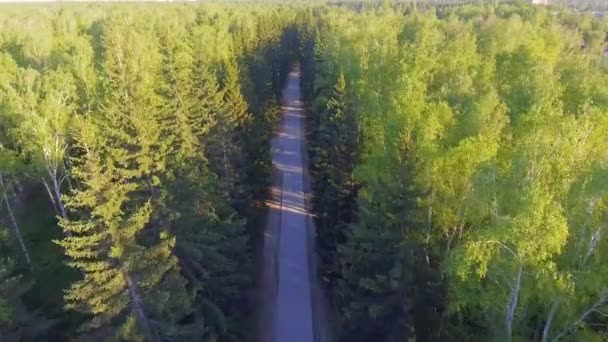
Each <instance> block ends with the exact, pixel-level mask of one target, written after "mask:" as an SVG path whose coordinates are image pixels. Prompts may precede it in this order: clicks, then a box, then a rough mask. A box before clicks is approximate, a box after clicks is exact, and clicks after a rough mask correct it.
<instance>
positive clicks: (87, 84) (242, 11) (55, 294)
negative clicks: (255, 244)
mask: <svg viewBox="0 0 608 342" xmlns="http://www.w3.org/2000/svg"><path fill="white" fill-rule="evenodd" d="M161 6H162V7H161ZM291 17H292V15H291V10H290V9H289V8H278V7H274V6H265V7H263V8H255V7H252V6H238V7H237V6H230V5H221V6H219V5H203V6H201V5H186V4H182V5H167V4H164V5H151V4H146V5H103V4H100V5H57V6H49V7H48V8H46V9H45V8H43V7H34V6H32V7H28V6H16V5H13V6H10V5H6V6H3V9H2V14H0V191H1V192H0V195H1V197H0V198H1V204H2V206H3V208H2V211H1V213H2V220H1V222H0V225H1V226H2V229H3V230H2V231H1V233H2V234H1V236H0V237H1V239H0V243H2V248H1V249H0V336H1V338H0V339H2V340H3V341H5V340H8V341H19V340H43V339H46V340H52V341H57V340H67V339H71V338H74V337H77V336H78V337H79V338H81V339H84V340H124V341H135V340H140V341H141V340H147V341H157V340H192V341H194V340H205V341H215V340H222V341H228V340H243V339H244V336H246V334H247V329H248V324H246V323H247V320H248V315H249V308H248V305H247V302H248V301H249V298H248V294H249V293H250V292H251V291H250V289H251V286H252V274H250V272H251V269H252V268H251V267H250V265H251V262H252V260H251V257H252V254H251V249H252V242H251V241H254V240H255V239H256V236H257V235H258V234H259V232H258V227H257V226H256V225H255V220H256V215H259V213H258V212H259V209H257V207H258V206H259V205H258V204H257V203H258V202H259V201H260V200H261V199H263V197H264V196H265V192H266V188H267V185H268V181H269V180H268V178H269V175H270V151H269V139H270V136H271V133H272V127H273V125H274V123H275V122H276V120H277V118H278V115H277V113H278V107H277V102H278V101H277V100H276V97H277V95H278V93H279V91H280V88H281V86H282V83H283V80H284V77H285V74H286V71H287V68H288V67H289V65H290V60H291V59H292V56H291V54H292V51H296V50H295V49H294V48H292V47H290V44H291V43H292V42H293V41H294V40H293V39H294V38H295V35H294V33H295V31H293V30H292V29H291V28H290V27H289V25H290V19H291ZM5 228H6V229H5Z"/></svg>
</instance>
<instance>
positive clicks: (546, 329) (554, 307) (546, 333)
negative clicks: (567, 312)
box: [541, 299, 560, 342]
mask: <svg viewBox="0 0 608 342" xmlns="http://www.w3.org/2000/svg"><path fill="white" fill-rule="evenodd" d="M559 303H560V300H559V299H556V300H555V301H553V304H551V310H550V311H549V316H547V323H545V327H544V328H543V337H542V340H541V341H542V342H548V341H549V332H550V331H551V324H553V318H554V317H555V313H556V312H557V308H558V307H559Z"/></svg>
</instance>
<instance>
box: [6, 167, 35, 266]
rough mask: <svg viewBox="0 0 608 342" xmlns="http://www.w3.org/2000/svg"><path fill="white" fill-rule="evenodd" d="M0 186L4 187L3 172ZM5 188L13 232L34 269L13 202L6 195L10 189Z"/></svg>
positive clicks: (7, 209)
mask: <svg viewBox="0 0 608 342" xmlns="http://www.w3.org/2000/svg"><path fill="white" fill-rule="evenodd" d="M0 187H1V188H4V178H3V176H2V174H0ZM3 190H4V191H3V193H2V199H3V200H4V202H5V203H6V211H7V212H8V217H9V219H10V220H11V225H12V227H13V232H14V234H15V238H16V239H17V242H19V247H20V248H21V251H22V252H23V256H24V257H25V261H26V262H27V265H28V266H29V268H30V269H32V268H33V266H32V258H31V257H30V252H29V251H28V249H27V246H26V245H25V241H24V239H23V234H22V233H21V229H20V228H19V224H17V220H16V219H15V214H14V213H13V208H12V207H11V202H10V201H9V198H8V196H7V195H6V192H7V191H8V190H7V189H3Z"/></svg>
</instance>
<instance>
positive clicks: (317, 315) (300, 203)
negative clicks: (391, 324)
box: [259, 67, 327, 342]
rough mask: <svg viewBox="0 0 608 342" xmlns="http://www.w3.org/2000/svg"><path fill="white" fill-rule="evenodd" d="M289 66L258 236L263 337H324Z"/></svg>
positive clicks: (294, 75) (300, 341) (300, 115)
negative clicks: (271, 177) (265, 210)
mask: <svg viewBox="0 0 608 342" xmlns="http://www.w3.org/2000/svg"><path fill="white" fill-rule="evenodd" d="M300 98H301V94H300V74H299V68H298V67H295V68H294V69H293V71H292V72H291V73H290V74H289V78H288V80H287V84H286V86H285V89H284V90H283V99H282V105H283V106H282V109H283V118H282V121H281V126H280V127H279V130H278V132H277V134H276V136H275V138H274V139H273V141H272V161H273V165H274V168H275V177H274V184H273V199H272V201H271V202H270V203H269V207H270V210H269V217H268V226H267V228H266V232H265V237H264V266H265V267H264V275H263V278H264V280H263V283H264V285H263V286H264V292H265V294H264V301H263V302H264V304H263V305H264V306H265V309H264V316H265V317H263V319H262V322H261V325H262V327H261V331H262V332H261V336H260V337H259V340H261V341H264V342H324V341H327V339H326V338H325V336H326V333H325V331H326V329H325V328H324V326H325V323H326V319H325V315H324V314H323V312H324V305H322V302H323V301H322V300H321V299H322V297H323V296H322V290H321V289H320V287H319V286H318V280H317V275H316V262H317V258H316V256H315V253H314V225H313V221H312V219H311V215H310V214H309V209H308V207H309V206H308V197H309V191H310V190H309V188H310V186H309V184H308V174H307V165H306V160H307V158H306V155H305V153H306V151H305V148H304V147H305V145H304V126H305V118H304V111H303V107H302V102H301V100H300Z"/></svg>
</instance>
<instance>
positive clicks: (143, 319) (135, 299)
mask: <svg viewBox="0 0 608 342" xmlns="http://www.w3.org/2000/svg"><path fill="white" fill-rule="evenodd" d="M122 272H123V275H124V276H125V280H126V281H127V290H128V291H129V297H130V298H131V310H132V311H133V313H134V314H135V316H136V317H137V322H138V325H139V327H140V328H141V329H142V330H143V333H144V335H146V341H148V342H155V341H158V338H157V337H156V335H155V334H154V332H153V331H152V328H151V326H150V321H149V320H148V316H146V313H145V312H144V308H143V306H142V302H143V300H142V298H141V296H140V295H139V292H138V291H137V286H136V285H135V283H134V282H133V279H131V276H130V275H129V273H128V272H127V271H125V270H124V269H123V271H122Z"/></svg>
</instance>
